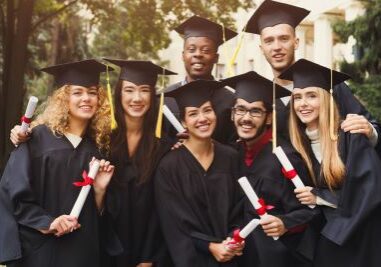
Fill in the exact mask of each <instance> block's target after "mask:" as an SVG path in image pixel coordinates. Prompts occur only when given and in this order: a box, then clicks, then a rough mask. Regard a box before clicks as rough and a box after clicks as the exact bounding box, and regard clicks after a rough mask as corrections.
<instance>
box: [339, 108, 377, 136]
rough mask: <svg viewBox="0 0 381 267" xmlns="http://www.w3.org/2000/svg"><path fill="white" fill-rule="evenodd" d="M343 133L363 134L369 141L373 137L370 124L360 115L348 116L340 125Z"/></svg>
mask: <svg viewBox="0 0 381 267" xmlns="http://www.w3.org/2000/svg"><path fill="white" fill-rule="evenodd" d="M341 129H342V130H343V131H344V132H350V133H360V134H365V135H366V137H368V138H369V139H370V138H371V137H372V135H373V127H372V124H371V123H370V122H369V121H368V120H367V119H366V118H365V117H364V116H362V115H357V114H348V115H347V117H346V118H345V120H344V121H343V122H342V123H341Z"/></svg>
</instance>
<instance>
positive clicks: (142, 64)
mask: <svg viewBox="0 0 381 267" xmlns="http://www.w3.org/2000/svg"><path fill="white" fill-rule="evenodd" d="M104 60H106V61H108V62H111V63H113V64H115V65H117V66H119V67H120V75H119V79H120V80H126V81H129V82H132V83H134V84H136V85H143V84H146V85H150V86H151V87H152V88H155V85H156V82H157V77H158V75H176V74H177V73H175V72H172V71H170V70H167V69H164V68H162V67H160V66H158V65H156V64H154V63H152V62H151V61H142V60H121V59H110V58H104Z"/></svg>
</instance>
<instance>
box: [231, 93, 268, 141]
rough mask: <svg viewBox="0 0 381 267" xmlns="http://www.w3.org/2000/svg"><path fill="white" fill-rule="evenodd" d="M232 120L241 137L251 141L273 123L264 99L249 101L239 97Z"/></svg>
mask: <svg viewBox="0 0 381 267" xmlns="http://www.w3.org/2000/svg"><path fill="white" fill-rule="evenodd" d="M253 115H254V116H253ZM232 120H233V121H234V126H235V128H236V130H237V134H238V136H239V138H240V139H242V140H244V141H249V140H253V139H255V138H257V137H258V136H260V135H261V134H262V133H263V132H264V131H265V130H266V126H268V125H271V113H269V111H268V110H266V108H265V106H264V104H263V102H262V101H256V102H252V103H249V102H247V101H246V100H244V99H241V98H238V99H237V101H236V103H235V105H234V108H233V110H232Z"/></svg>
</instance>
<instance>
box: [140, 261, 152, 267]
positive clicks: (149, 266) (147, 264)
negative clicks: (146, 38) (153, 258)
mask: <svg viewBox="0 0 381 267" xmlns="http://www.w3.org/2000/svg"><path fill="white" fill-rule="evenodd" d="M152 266H153V264H152V262H142V263H139V264H138V265H136V267H152Z"/></svg>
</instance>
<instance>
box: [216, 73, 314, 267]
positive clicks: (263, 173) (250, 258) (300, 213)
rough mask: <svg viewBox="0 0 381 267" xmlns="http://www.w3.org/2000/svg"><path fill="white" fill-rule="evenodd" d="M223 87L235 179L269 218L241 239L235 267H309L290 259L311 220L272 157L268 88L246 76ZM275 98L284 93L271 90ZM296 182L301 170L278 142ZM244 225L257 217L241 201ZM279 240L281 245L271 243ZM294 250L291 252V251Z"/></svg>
mask: <svg viewBox="0 0 381 267" xmlns="http://www.w3.org/2000/svg"><path fill="white" fill-rule="evenodd" d="M223 82H224V83H225V84H226V85H228V86H230V87H232V88H234V89H235V96H236V101H235V104H234V106H233V108H232V113H231V118H232V121H233V122H234V125H235V128H236V131H237V134H238V136H239V138H240V142H239V143H237V146H238V151H239V158H240V170H241V172H242V174H241V175H244V176H246V177H247V178H248V180H249V182H250V184H251V185H252V187H253V188H254V191H255V192H256V193H257V195H258V197H259V198H263V199H264V201H265V202H266V204H267V205H271V206H273V208H272V209H271V210H267V213H268V214H269V216H266V218H262V219H261V222H260V223H261V226H262V227H258V228H257V229H256V230H254V232H253V233H252V234H251V235H250V236H249V237H248V238H246V247H245V250H244V253H243V256H242V259H241V260H242V263H241V265H240V266H244V267H245V266H259V267H265V266H277V267H289V266H290V267H291V266H292V267H295V266H310V262H309V261H308V260H307V259H303V260H302V259H300V258H296V257H295V256H294V254H293V253H292V252H291V250H290V249H289V247H296V242H295V240H297V239H298V238H299V236H300V233H301V232H303V231H304V229H305V228H306V227H307V224H308V222H309V221H310V220H311V219H312V218H313V217H314V211H313V210H311V209H310V208H308V207H307V206H305V205H302V204H301V203H300V202H299V201H298V199H297V198H296V197H295V194H294V192H293V190H294V188H293V185H292V183H291V182H290V181H289V180H287V179H286V178H284V176H283V173H282V167H281V165H280V163H279V161H278V160H277V158H276V157H275V155H274V154H273V153H272V149H273V142H274V140H273V136H272V102H273V90H272V88H273V83H272V82H271V81H269V80H267V79H266V78H264V77H262V76H260V75H259V74H257V73H255V72H253V71H251V72H248V73H245V74H241V75H238V76H235V77H231V78H228V79H225V80H224V81H223ZM275 92H276V98H280V97H284V96H288V95H289V94H290V92H289V91H288V90H287V89H285V88H283V87H281V86H278V85H276V86H275ZM278 145H281V146H282V148H283V149H284V150H285V153H286V155H287V156H288V158H289V159H290V161H291V162H292V164H293V166H294V167H295V168H296V170H297V172H298V173H299V175H300V176H301V177H305V175H306V173H307V170H306V169H305V168H304V167H303V166H304V165H303V162H302V160H301V158H300V157H299V156H298V154H297V153H296V152H295V151H294V150H293V149H292V147H291V146H290V145H289V144H288V143H286V142H284V141H282V140H278ZM243 214H244V225H245V224H247V223H248V222H250V221H251V220H252V219H253V218H256V217H258V215H257V213H256V211H255V209H254V208H253V206H252V205H251V203H250V202H249V201H248V200H247V199H246V198H243ZM273 237H281V239H282V240H284V241H286V242H287V244H288V245H287V247H286V246H285V245H284V243H283V242H280V241H274V239H273ZM295 250H296V249H295Z"/></svg>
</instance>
